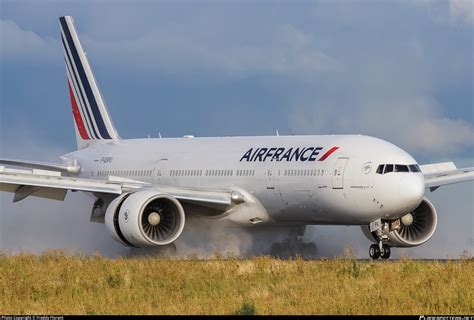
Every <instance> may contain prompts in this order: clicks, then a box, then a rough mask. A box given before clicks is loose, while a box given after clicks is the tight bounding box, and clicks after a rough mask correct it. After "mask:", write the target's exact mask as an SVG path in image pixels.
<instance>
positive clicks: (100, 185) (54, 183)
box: [0, 16, 474, 259]
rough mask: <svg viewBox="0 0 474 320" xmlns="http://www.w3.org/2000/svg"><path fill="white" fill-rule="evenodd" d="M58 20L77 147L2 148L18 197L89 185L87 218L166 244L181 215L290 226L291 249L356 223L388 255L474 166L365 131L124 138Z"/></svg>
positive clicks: (428, 225)
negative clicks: (422, 156) (63, 150)
mask: <svg viewBox="0 0 474 320" xmlns="http://www.w3.org/2000/svg"><path fill="white" fill-rule="evenodd" d="M59 20H60V27H61V41H62V43H63V49H64V58H65V63H66V70H67V80H68V90H69V95H70V100H71V105H72V114H73V119H74V124H75V129H76V137H77V146H78V150H77V151H74V152H71V153H69V154H66V155H64V156H62V157H61V159H62V160H63V163H62V164H54V163H43V162H36V161H22V160H12V159H0V165H1V166H0V190H1V191H7V192H13V193H14V199H13V201H14V202H17V201H20V200H22V199H25V198H26V197H28V196H36V197H43V198H50V199H55V200H64V198H65V196H66V193H67V191H68V190H71V191H84V192H89V193H91V194H93V195H94V196H95V197H96V198H97V200H96V201H95V203H94V206H93V208H92V212H91V221H94V222H102V223H105V226H106V228H107V230H108V231H109V232H110V234H111V235H112V237H113V238H114V239H116V240H117V241H119V242H121V243H122V244H124V245H125V246H130V247H160V246H167V245H170V244H172V243H173V242H174V241H175V240H176V239H178V237H179V236H180V235H181V233H182V231H183V228H184V226H185V221H186V218H187V217H191V216H200V217H203V218H204V219H207V218H209V219H220V220H225V221H228V222H229V223H231V224H237V225H240V226H244V227H248V228H257V226H288V227H291V228H290V229H291V230H292V231H291V232H290V233H289V237H288V241H287V242H284V243H280V244H278V246H279V247H280V248H283V247H284V248H286V249H288V250H290V251H293V252H295V253H297V252H299V251H301V250H302V248H303V247H304V244H303V243H302V241H301V238H302V236H303V233H304V230H305V226H306V225H359V226H361V228H362V230H363V232H364V234H365V235H366V236H367V237H368V238H369V239H370V240H371V241H373V242H374V244H372V245H371V246H370V249H369V254H370V257H372V258H374V259H377V258H379V257H380V258H383V259H387V258H389V256H390V248H391V247H412V246H418V245H421V244H423V243H424V242H426V241H428V240H429V239H430V238H431V236H432V235H433V233H434V231H435V229H436V225H437V213H436V209H435V208H434V206H433V204H432V203H431V202H430V201H429V200H428V199H427V198H425V190H426V189H430V190H431V191H434V190H436V189H437V188H438V187H440V186H443V185H447V184H452V183H458V182H463V181H468V180H473V179H474V168H467V169H457V168H456V167H455V166H454V164H453V163H452V162H449V163H438V164H429V165H424V166H419V165H418V164H417V162H416V161H415V159H413V157H412V156H410V155H409V154H408V153H407V152H405V151H403V150H402V149H400V148H399V147H397V146H395V145H393V144H391V143H389V142H386V141H383V140H380V139H377V138H372V137H368V136H362V135H320V136H267V137H216V138H194V137H193V136H184V137H182V138H169V139H164V138H159V139H150V138H148V139H133V140H125V139H121V138H120V137H119V135H118V133H117V130H116V129H115V127H114V124H113V122H112V119H111V117H110V115H109V112H108V110H107V108H106V106H105V104H104V100H103V98H102V95H101V93H100V91H99V88H98V87H97V84H96V81H95V78H94V75H93V73H92V70H91V67H90V65H89V62H88V60H87V57H86V55H85V53H84V51H83V48H82V45H81V43H80V41H79V37H78V34H77V32H76V30H75V27H74V22H73V19H72V17H70V16H65V17H61V18H59ZM18 167H20V168H21V169H20V168H18ZM286 249H285V250H286Z"/></svg>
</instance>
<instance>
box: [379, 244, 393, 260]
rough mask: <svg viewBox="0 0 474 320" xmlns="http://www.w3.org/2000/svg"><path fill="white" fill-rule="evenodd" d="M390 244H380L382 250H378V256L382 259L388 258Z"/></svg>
mask: <svg viewBox="0 0 474 320" xmlns="http://www.w3.org/2000/svg"><path fill="white" fill-rule="evenodd" d="M390 251H391V250H390V246H388V245H386V244H384V245H383V246H382V250H381V251H380V258H382V259H388V258H390Z"/></svg>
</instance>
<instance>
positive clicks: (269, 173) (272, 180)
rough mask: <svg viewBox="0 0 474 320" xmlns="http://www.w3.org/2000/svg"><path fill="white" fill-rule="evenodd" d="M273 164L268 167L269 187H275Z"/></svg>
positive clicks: (271, 188)
mask: <svg viewBox="0 0 474 320" xmlns="http://www.w3.org/2000/svg"><path fill="white" fill-rule="evenodd" d="M272 167H273V166H271V167H270V168H268V169H267V189H270V190H273V189H275V182H274V178H273V168H272Z"/></svg>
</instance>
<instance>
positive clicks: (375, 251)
mask: <svg viewBox="0 0 474 320" xmlns="http://www.w3.org/2000/svg"><path fill="white" fill-rule="evenodd" d="M390 253H391V250H390V246H389V245H386V244H382V245H380V244H373V245H371V246H370V248H369V256H370V257H371V258H372V259H374V260H375V259H378V258H382V259H388V258H390Z"/></svg>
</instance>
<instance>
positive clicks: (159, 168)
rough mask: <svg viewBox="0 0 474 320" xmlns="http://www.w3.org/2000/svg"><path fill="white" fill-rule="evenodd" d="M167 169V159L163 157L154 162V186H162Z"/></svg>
mask: <svg viewBox="0 0 474 320" xmlns="http://www.w3.org/2000/svg"><path fill="white" fill-rule="evenodd" d="M167 167H168V158H166V157H164V158H161V159H159V160H157V161H156V162H155V168H154V170H153V171H154V184H157V185H164V184H166V183H165V182H166V181H165V174H166V169H167Z"/></svg>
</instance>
